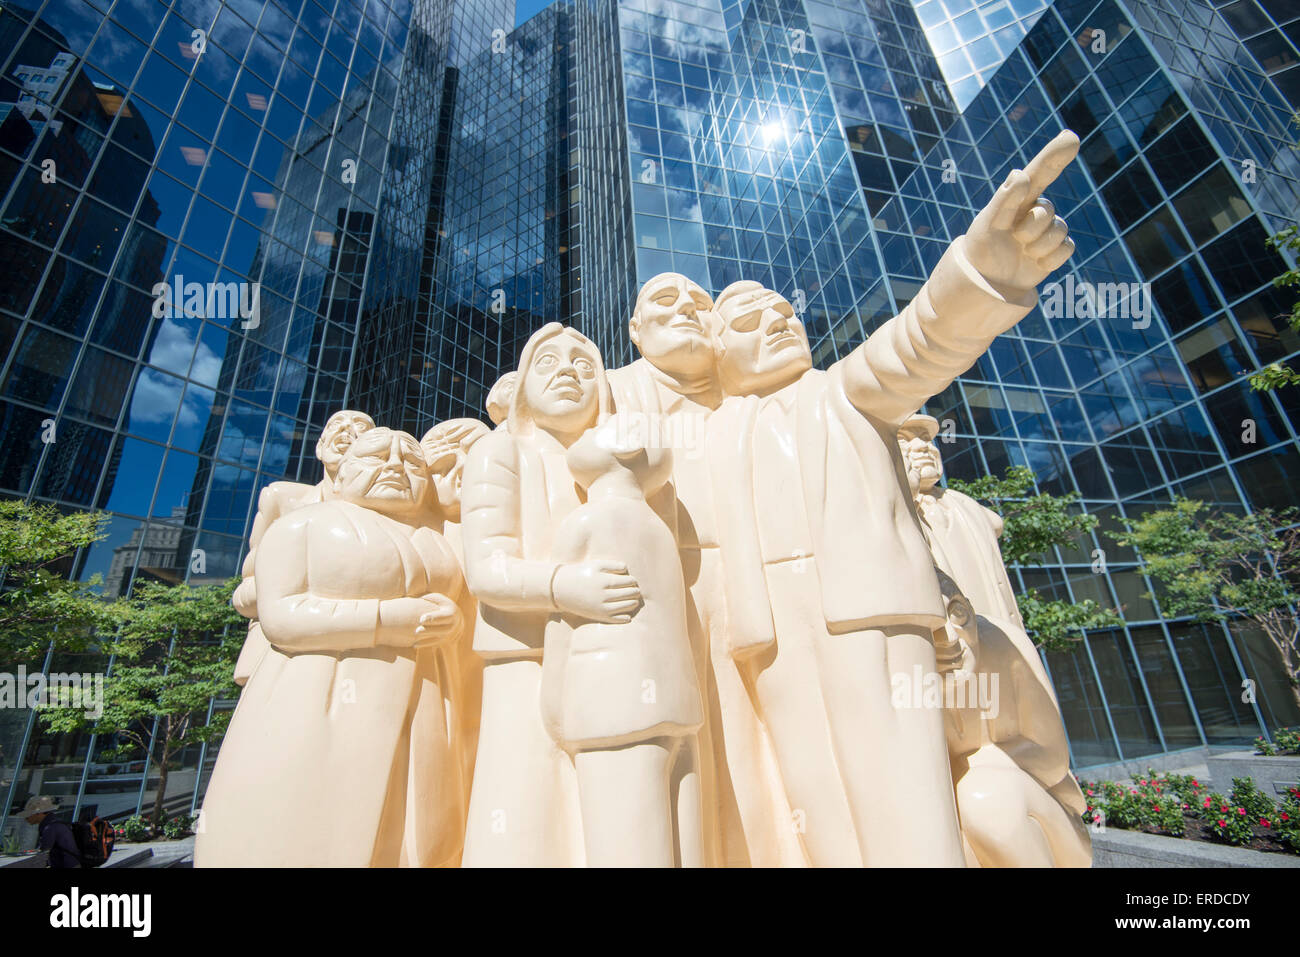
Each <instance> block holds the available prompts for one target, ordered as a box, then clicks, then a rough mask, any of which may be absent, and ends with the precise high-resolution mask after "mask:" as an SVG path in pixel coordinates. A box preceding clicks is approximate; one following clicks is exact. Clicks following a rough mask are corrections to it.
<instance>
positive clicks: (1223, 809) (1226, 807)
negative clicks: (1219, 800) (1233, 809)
mask: <svg viewBox="0 0 1300 957" xmlns="http://www.w3.org/2000/svg"><path fill="white" fill-rule="evenodd" d="M1227 809H1228V805H1226V804H1221V805H1219V810H1220V811H1226V810H1227Z"/></svg>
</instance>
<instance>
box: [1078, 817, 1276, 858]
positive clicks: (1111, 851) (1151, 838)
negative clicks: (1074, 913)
mask: <svg viewBox="0 0 1300 957" xmlns="http://www.w3.org/2000/svg"><path fill="white" fill-rule="evenodd" d="M1092 866H1093V867H1275V868H1276V867H1281V868H1300V855H1296V854H1265V853H1264V852H1263V851H1252V850H1250V849H1248V848H1244V847H1229V846H1228V845H1226V844H1207V843H1206V842H1204V841H1188V840H1184V839H1183V838H1181V837H1161V836H1160V835H1158V834H1144V833H1143V832H1141V831H1122V830H1120V829H1119V828H1114V827H1110V828H1107V829H1106V830H1105V831H1104V832H1101V833H1098V832H1097V831H1093V832H1092Z"/></svg>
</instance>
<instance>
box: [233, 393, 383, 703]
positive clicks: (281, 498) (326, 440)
mask: <svg viewBox="0 0 1300 957" xmlns="http://www.w3.org/2000/svg"><path fill="white" fill-rule="evenodd" d="M374 427H375V422H374V420H373V419H372V418H370V416H368V415H366V414H365V413H364V412H354V411H352V410H351V409H345V410H344V411H342V412H335V413H334V414H333V415H331V416H330V417H329V421H327V422H326V423H325V428H324V429H323V430H322V431H321V436H320V438H319V439H318V440H317V442H316V460H317V461H318V462H320V463H321V465H323V466H324V467H325V477H324V478H323V479H321V481H319V482H318V483H316V484H315V485H307V484H305V483H303V482H272V483H271V484H270V485H268V486H266V488H264V489H262V492H261V494H260V495H258V497H257V515H256V516H254V518H253V528H252V530H251V531H250V532H249V535H248V554H247V555H246V556H244V564H243V567H242V569H241V572H242V575H243V581H241V582H240V583H239V587H238V588H236V589H235V593H234V595H232V596H231V604H233V605H234V606H235V610H236V611H238V612H239V613H240V614H241V615H243V616H244V617H245V618H251V619H252V621H250V622H249V623H248V637H247V638H245V639H244V646H243V647H242V648H241V649H240V651H239V659H238V660H237V661H236V662H235V684H237V685H239V686H240V687H241V688H242V687H243V686H244V685H246V684H247V683H248V679H249V678H250V677H252V674H253V672H254V671H255V670H256V669H257V665H258V663H259V662H261V660H262V658H263V657H264V656H265V655H266V650H267V648H269V647H270V646H269V645H268V644H267V643H266V637H265V636H264V635H263V634H262V626H261V624H260V623H259V622H258V620H257V585H256V583H255V582H254V581H253V565H254V564H255V562H256V555H257V546H258V544H259V543H260V542H261V541H262V536H263V535H265V534H266V530H267V529H268V528H270V527H271V523H272V522H274V521H275V520H276V519H277V518H279V517H280V516H281V515H284V514H285V513H286V512H291V511H293V510H294V509H295V508H301V507H302V506H304V505H311V504H312V503H314V502H321V501H324V500H325V499H326V498H327V497H328V496H329V494H330V489H331V488H332V487H333V485H334V476H335V474H336V473H337V472H338V467H339V462H340V461H342V459H343V455H344V453H346V452H347V450H348V447H349V446H351V445H352V443H353V441H355V440H356V437H357V436H358V435H360V434H361V433H363V432H368V431H369V430H370V429H373V428H374Z"/></svg>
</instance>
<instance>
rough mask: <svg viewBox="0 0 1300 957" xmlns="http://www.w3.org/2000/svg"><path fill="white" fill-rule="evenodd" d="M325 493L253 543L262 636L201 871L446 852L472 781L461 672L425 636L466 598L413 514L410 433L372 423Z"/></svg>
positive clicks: (431, 856) (459, 622) (449, 857)
mask: <svg viewBox="0 0 1300 957" xmlns="http://www.w3.org/2000/svg"><path fill="white" fill-rule="evenodd" d="M335 492H336V495H335V496H334V497H332V498H331V499H330V500H328V501H324V502H319V503H315V504H312V505H308V506H305V507H302V508H298V509H296V510H294V511H292V512H290V513H288V514H286V515H284V516H282V517H281V518H279V519H277V520H276V521H275V522H274V523H272V525H271V526H270V528H268V529H267V532H266V534H265V536H264V538H263V539H262V542H261V544H260V546H259V547H258V549H257V553H256V554H257V558H256V561H255V568H254V574H255V578H256V581H257V590H258V602H257V609H258V614H259V616H260V620H261V623H262V629H263V631H264V633H265V635H266V639H267V641H268V642H269V644H270V648H269V650H268V651H267V653H266V655H265V657H264V658H263V660H262V662H261V664H260V665H259V666H258V668H257V669H256V671H255V672H254V673H253V675H252V677H251V678H250V680H249V682H248V684H247V685H246V687H245V689H244V692H243V695H242V697H241V700H240V704H239V707H238V709H237V710H236V713H235V716H234V718H233V719H232V721H231V725H230V728H229V730H228V731H227V734H226V738H225V741H224V742H223V747H222V751H221V754H220V757H219V758H218V761H217V766H216V768H215V769H214V771H213V776H212V781H211V783H210V784H209V787H208V791H207V795H206V797H205V800H204V807H203V825H204V826H203V829H202V831H201V833H200V835H199V839H198V841H197V844H196V849H195V862H196V864H197V865H198V866H352V867H364V866H381V867H382V866H399V865H403V866H434V865H454V864H456V863H457V862H458V861H459V856H460V848H461V838H462V834H463V828H464V813H465V800H466V796H467V792H468V782H467V781H466V780H465V778H464V774H463V770H464V767H465V762H464V761H463V759H462V757H461V755H460V754H459V753H458V751H457V745H458V731H459V729H458V728H456V727H455V726H454V723H455V715H456V714H457V708H456V707H455V701H454V694H455V689H456V687H457V681H456V680H455V677H453V672H455V671H456V670H457V669H456V668H455V666H454V665H449V663H448V659H447V656H446V655H445V654H444V653H443V650H442V649H441V648H440V647H439V645H441V644H442V643H444V642H448V641H453V640H455V638H456V637H457V636H459V635H460V634H462V633H463V626H464V623H465V622H466V621H467V620H468V616H469V615H472V607H473V606H472V602H471V600H470V598H469V596H468V594H467V593H466V591H465V588H464V580H463V577H462V575H461V571H460V567H459V563H458V561H457V559H456V556H455V555H454V554H453V552H452V550H451V548H450V547H449V546H448V544H447V543H446V541H445V540H444V539H443V538H442V536H441V535H440V534H439V533H438V532H437V531H436V530H435V529H434V528H432V527H430V526H428V525H426V524H425V523H424V520H423V518H421V517H417V516H419V515H420V514H421V512H422V511H423V510H422V508H421V503H424V504H427V503H428V502H429V494H428V493H429V492H430V481H429V470H428V466H427V464H426V463H425V460H424V457H423V453H422V452H421V451H420V448H419V445H418V443H416V442H415V440H414V439H413V438H412V437H410V436H407V435H405V434H404V433H393V432H390V431H389V430H387V429H375V430H372V431H370V432H368V433H366V435H365V436H364V437H363V439H361V440H359V441H358V442H355V443H354V444H353V445H352V447H351V448H350V449H349V451H348V453H347V455H345V457H344V461H343V462H342V463H341V464H340V475H339V479H338V481H337V482H336V485H335ZM340 496H342V497H340ZM434 514H436V512H435V513H434ZM305 807H310V808H312V809H313V812H314V813H313V814H311V815H303V814H301V813H300V809H302V808H305ZM322 822H325V824H327V825H328V826H327V827H325V828H322Z"/></svg>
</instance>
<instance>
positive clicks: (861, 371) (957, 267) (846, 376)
mask: <svg viewBox="0 0 1300 957" xmlns="http://www.w3.org/2000/svg"><path fill="white" fill-rule="evenodd" d="M965 239H966V238H965V237H964V236H959V237H958V238H957V239H956V240H954V241H953V243H952V245H951V246H949V247H948V250H947V252H945V253H944V254H943V258H942V259H940V260H939V263H938V265H936V266H935V267H934V272H933V273H932V274H931V276H930V278H929V279H928V280H926V283H925V285H924V286H922V287H921V291H920V292H919V293H918V294H917V296H916V298H915V299H913V300H912V301H911V302H910V303H908V305H907V307H906V308H905V309H903V311H902V312H900V313H899V314H898V315H896V316H894V318H892V319H890V320H889V321H888V322H886V323H885V324H884V325H883V326H881V327H880V328H879V329H877V330H876V331H875V332H874V333H872V334H871V336H870V338H868V339H867V341H866V342H864V343H862V345H860V346H858V348H857V349H855V350H854V351H853V352H852V353H851V354H850V355H848V356H846V357H845V358H844V359H841V360H840V361H839V362H838V363H837V365H838V366H840V367H841V369H842V375H843V382H844V386H845V392H846V394H847V395H848V398H849V401H850V402H852V403H853V404H854V406H856V407H857V409H858V410H859V411H861V412H862V413H863V414H864V415H868V416H870V417H872V418H874V419H876V420H878V421H880V422H882V423H884V424H886V425H888V426H890V429H891V431H892V430H894V429H897V427H898V426H899V425H901V424H902V423H903V420H904V419H906V418H907V417H908V416H909V415H911V414H912V413H914V412H915V411H916V410H917V409H919V408H920V407H921V406H922V405H923V404H924V403H925V401H926V400H927V399H929V398H930V397H931V396H933V395H935V394H936V393H938V392H940V391H942V390H943V389H944V388H945V387H946V386H947V385H948V384H949V383H950V382H952V380H953V379H955V378H956V377H957V376H959V375H960V374H961V373H963V372H965V371H966V370H967V369H969V368H970V367H971V365H972V364H973V363H974V362H975V360H976V359H978V358H979V357H980V356H981V355H982V354H983V353H984V352H985V350H987V349H988V347H989V344H990V343H992V342H993V340H994V339H995V338H997V336H998V335H999V334H1000V333H1003V332H1005V331H1006V330H1007V329H1010V328H1011V327H1012V326H1014V325H1015V324H1016V323H1017V322H1019V321H1020V320H1021V319H1023V318H1024V317H1025V316H1026V315H1027V314H1028V313H1029V310H1031V309H1032V308H1033V307H1034V304H1035V303H1036V302H1037V301H1038V293H1037V291H1036V290H1033V289H1030V290H1026V291H1015V292H1007V293H1005V294H1004V293H1003V292H1000V291H998V290H997V289H995V288H994V287H993V286H991V285H990V284H989V283H988V281H987V280H985V279H984V277H983V276H981V275H980V274H979V272H978V271H976V269H975V267H974V266H972V265H971V264H970V261H969V260H968V259H967V258H966V254H965V251H964V249H965Z"/></svg>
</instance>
